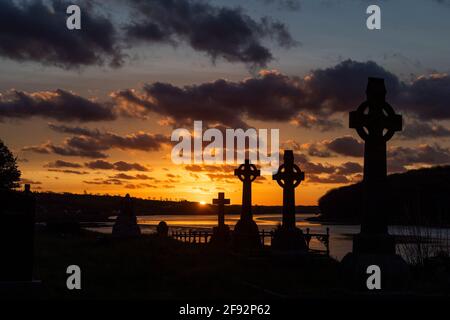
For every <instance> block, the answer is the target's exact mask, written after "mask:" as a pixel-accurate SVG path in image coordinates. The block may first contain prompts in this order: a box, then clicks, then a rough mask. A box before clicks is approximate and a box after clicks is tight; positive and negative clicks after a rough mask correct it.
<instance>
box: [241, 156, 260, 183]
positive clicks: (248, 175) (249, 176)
mask: <svg viewBox="0 0 450 320" xmlns="http://www.w3.org/2000/svg"><path fill="white" fill-rule="evenodd" d="M234 175H235V176H237V177H238V178H239V180H241V181H243V182H253V181H254V180H255V179H256V178H257V177H259V176H260V175H261V171H260V170H259V169H257V168H256V166H255V165H254V164H251V163H250V160H249V159H245V163H243V164H241V165H240V166H239V167H238V168H237V169H234Z"/></svg>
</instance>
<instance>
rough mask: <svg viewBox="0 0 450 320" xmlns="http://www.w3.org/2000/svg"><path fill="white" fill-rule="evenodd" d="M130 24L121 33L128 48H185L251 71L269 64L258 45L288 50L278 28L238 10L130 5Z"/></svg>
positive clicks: (174, 2)
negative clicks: (270, 42) (160, 45)
mask: <svg viewBox="0 0 450 320" xmlns="http://www.w3.org/2000/svg"><path fill="white" fill-rule="evenodd" d="M131 3H133V4H134V6H135V7H136V11H135V13H134V16H133V18H134V22H133V23H132V24H130V25H128V26H127V27H126V33H127V38H128V40H129V41H130V42H132V43H133V42H147V43H151V44H152V43H155V44H156V43H169V44H173V45H177V44H178V43H180V42H184V43H187V44H189V45H190V46H191V47H192V48H193V49H194V50H197V51H200V52H204V53H205V54H207V55H208V56H209V57H211V58H212V59H213V61H215V60H217V59H218V58H221V59H224V60H226V61H229V62H243V63H246V64H248V65H250V66H252V67H255V66H265V65H266V64H267V63H268V62H270V61H271V60H273V56H272V53H271V52H270V50H269V49H268V48H267V47H266V46H264V45H263V43H262V41H263V40H264V39H267V38H268V39H274V40H275V41H276V42H277V43H278V44H279V45H280V46H282V47H286V48H289V47H292V46H294V45H296V42H295V41H294V40H293V39H292V37H291V35H290V33H289V32H288V30H287V28H286V26H285V25H284V24H283V23H280V22H277V21H273V20H272V19H270V18H268V17H263V18H261V19H260V20H259V21H256V20H254V19H253V18H251V17H250V16H249V15H247V14H246V13H245V12H244V11H243V10H242V9H240V8H227V7H218V6H213V5H212V4H210V3H207V2H204V1H197V0H149V1H144V0H134V1H131Z"/></svg>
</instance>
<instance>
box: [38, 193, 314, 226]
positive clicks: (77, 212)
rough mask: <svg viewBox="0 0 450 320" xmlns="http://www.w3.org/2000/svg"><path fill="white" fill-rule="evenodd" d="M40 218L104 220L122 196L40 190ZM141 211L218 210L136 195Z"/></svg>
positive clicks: (271, 209) (260, 209)
mask: <svg viewBox="0 0 450 320" xmlns="http://www.w3.org/2000/svg"><path fill="white" fill-rule="evenodd" d="M35 195H36V203H37V220H38V221H47V220H53V219H64V218H65V217H70V218H71V219H76V220H79V221H104V220H106V219H108V217H110V216H111V215H115V214H117V210H118V209H119V208H120V202H121V200H122V198H121V197H119V196H108V195H89V194H72V193H51V192H41V193H39V192H37V193H35ZM133 202H134V207H135V210H136V213H137V214H138V215H154V214H216V213H217V209H216V208H215V206H212V205H200V204H199V203H198V202H191V201H161V200H148V199H140V198H133ZM281 211H282V208H281V206H254V207H253V212H254V213H255V214H265V213H272V214H273V213H281ZM240 212H241V206H240V205H231V206H226V207H225V213H226V214H239V213H240ZM296 212H297V213H314V214H318V212H319V208H318V207H317V206H297V207H296Z"/></svg>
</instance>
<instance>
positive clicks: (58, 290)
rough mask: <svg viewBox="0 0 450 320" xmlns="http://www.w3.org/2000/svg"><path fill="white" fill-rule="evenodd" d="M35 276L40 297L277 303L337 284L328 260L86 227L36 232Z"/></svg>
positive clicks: (334, 265) (319, 292)
mask: <svg viewBox="0 0 450 320" xmlns="http://www.w3.org/2000/svg"><path fill="white" fill-rule="evenodd" d="M69 265H78V266H79V267H80V268H81V279H82V280H81V287H82V289H81V290H68V289H67V287H66V280H67V277H68V275H67V274H66V269H67V267H68V266H69ZM34 273H35V279H38V280H41V281H42V284H43V286H42V287H43V288H42V294H39V297H40V298H41V299H54V298H57V299H161V300H178V299H180V300H192V299H202V300H205V299H206V300H215V299H227V298H228V299H247V300H248V299H277V298H285V297H289V298H295V297H302V296H308V297H311V296H313V297H314V296H317V297H320V296H322V295H323V294H324V292H326V291H327V290H329V288H333V287H336V286H340V283H339V276H338V263H337V261H335V260H333V259H331V258H328V257H313V258H311V257H310V258H308V262H307V263H295V262H294V263H292V262H290V263H280V262H279V260H278V259H275V258H270V257H267V256H265V257H254V258H242V257H238V256H234V255H230V254H227V253H223V252H222V251H216V250H212V249H211V248H207V247H206V246H205V245H199V244H197V245H196V244H187V243H181V242H178V241H176V240H174V239H171V238H167V239H161V238H158V237H157V236H155V235H142V236H141V237H140V238H139V239H127V240H125V239H114V238H112V237H111V236H110V235H100V234H97V233H94V232H89V231H85V230H83V231H81V232H80V233H79V234H72V235H70V234H66V235H63V234H57V233H48V232H45V231H43V230H40V231H39V230H38V231H37V232H36V243H35V272H34Z"/></svg>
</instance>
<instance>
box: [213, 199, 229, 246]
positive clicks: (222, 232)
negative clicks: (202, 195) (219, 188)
mask: <svg viewBox="0 0 450 320" xmlns="http://www.w3.org/2000/svg"><path fill="white" fill-rule="evenodd" d="M213 204H215V205H217V220H218V221H217V227H214V228H213V235H212V237H211V240H210V243H211V244H213V245H217V246H224V245H227V244H228V243H229V242H230V239H231V237H230V228H229V227H228V225H226V224H225V205H227V204H230V199H225V193H223V192H219V195H218V197H217V199H213Z"/></svg>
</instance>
